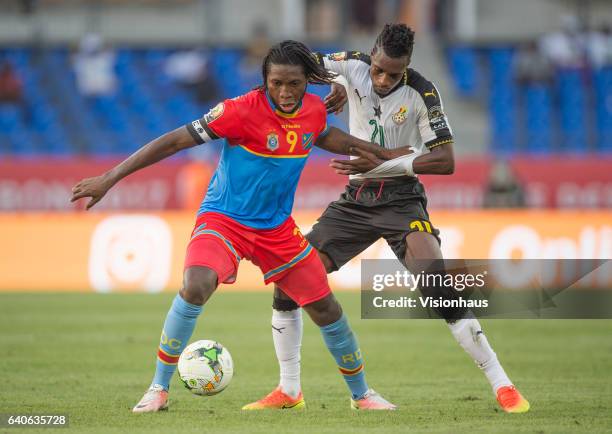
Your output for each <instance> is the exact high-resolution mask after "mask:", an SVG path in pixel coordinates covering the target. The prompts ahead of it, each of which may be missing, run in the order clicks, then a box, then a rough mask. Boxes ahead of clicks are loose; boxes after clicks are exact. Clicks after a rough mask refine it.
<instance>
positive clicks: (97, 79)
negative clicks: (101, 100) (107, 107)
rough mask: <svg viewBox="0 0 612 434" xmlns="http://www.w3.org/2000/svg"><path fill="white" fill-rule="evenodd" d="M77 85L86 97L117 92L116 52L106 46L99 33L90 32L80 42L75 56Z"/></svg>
mask: <svg viewBox="0 0 612 434" xmlns="http://www.w3.org/2000/svg"><path fill="white" fill-rule="evenodd" d="M74 71H75V74H76V80H77V87H78V89H79V91H80V92H81V94H82V95H84V96H86V97H103V96H110V95H112V94H114V93H115V89H116V87H117V77H116V73H115V53H114V52H113V51H112V50H110V49H108V48H105V47H104V42H103V41H102V38H101V37H100V36H99V35H96V34H88V35H86V36H85V37H84V38H83V39H82V40H81V43H80V46H79V51H78V53H77V54H76V55H75V58H74Z"/></svg>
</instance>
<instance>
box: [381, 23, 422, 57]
mask: <svg viewBox="0 0 612 434" xmlns="http://www.w3.org/2000/svg"><path fill="white" fill-rule="evenodd" d="M413 47H414V31H413V30H412V29H411V28H410V27H408V26H407V25H406V24H385V27H384V28H383V29H382V32H380V34H379V35H378V37H377V38H376V43H375V44H374V52H376V51H378V49H379V48H382V50H383V51H384V53H385V54H386V55H387V56H389V57H392V58H398V57H403V56H407V57H408V58H410V57H412V48H413Z"/></svg>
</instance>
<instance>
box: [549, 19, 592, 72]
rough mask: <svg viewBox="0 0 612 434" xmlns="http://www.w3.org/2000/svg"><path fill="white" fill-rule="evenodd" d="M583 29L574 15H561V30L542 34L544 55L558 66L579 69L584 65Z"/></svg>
mask: <svg viewBox="0 0 612 434" xmlns="http://www.w3.org/2000/svg"><path fill="white" fill-rule="evenodd" d="M584 39H585V35H584V31H583V26H582V25H581V23H580V21H579V19H578V18H577V17H576V16H575V15H564V16H562V17H561V30H560V31H558V32H554V33H551V34H548V35H546V36H544V38H543V39H542V43H541V47H542V52H543V53H544V55H545V56H546V57H547V58H548V59H549V60H550V62H552V63H553V65H554V66H556V67H558V68H572V69H580V68H583V67H584V66H586V62H585V61H586V55H585V50H584Z"/></svg>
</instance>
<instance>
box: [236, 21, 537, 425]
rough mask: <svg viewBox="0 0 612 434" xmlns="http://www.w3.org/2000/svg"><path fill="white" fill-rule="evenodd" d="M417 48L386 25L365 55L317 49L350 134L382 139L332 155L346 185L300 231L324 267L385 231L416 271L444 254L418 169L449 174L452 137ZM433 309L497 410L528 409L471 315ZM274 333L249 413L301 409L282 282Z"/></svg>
mask: <svg viewBox="0 0 612 434" xmlns="http://www.w3.org/2000/svg"><path fill="white" fill-rule="evenodd" d="M413 45H414V32H413V31H412V30H411V29H410V28H409V27H407V26H405V25H403V24H387V25H386V26H385V27H384V29H383V30H382V32H381V33H380V35H379V36H378V37H377V39H376V42H375V44H374V48H373V49H372V52H371V55H370V56H368V55H366V54H364V53H361V52H355V51H348V52H341V53H334V54H329V55H322V54H320V53H316V54H315V55H316V56H317V59H318V60H319V62H320V63H321V64H323V65H324V66H325V67H326V68H327V69H328V70H331V71H333V72H335V73H337V74H340V75H341V76H342V77H344V79H345V80H346V81H347V82H348V87H347V93H348V103H349V119H350V120H349V126H350V133H351V134H352V135H354V136H356V137H359V138H361V139H363V140H368V141H371V142H375V143H378V144H379V145H380V151H379V152H378V154H377V155H372V154H368V155H366V154H364V153H361V155H362V157H361V158H358V159H354V160H350V161H338V160H333V164H332V166H333V167H335V169H336V171H337V172H338V173H340V174H349V175H351V177H350V181H349V184H348V185H347V186H346V190H345V192H344V193H342V195H341V196H340V198H339V199H338V200H337V201H335V202H332V203H330V204H329V206H328V207H327V209H326V210H325V212H324V213H323V214H322V215H321V217H320V218H319V220H318V222H317V223H316V224H315V225H314V227H313V229H312V231H311V232H310V233H309V234H308V235H306V238H307V239H308V241H309V242H310V243H311V244H312V246H313V247H315V248H316V249H317V251H318V252H319V255H320V257H321V259H322V261H323V263H324V264H325V267H326V269H327V272H328V273H329V272H332V271H336V270H338V269H339V268H340V267H342V266H343V265H344V264H345V263H346V262H348V261H349V260H350V259H352V258H354V257H355V256H357V255H358V254H359V253H361V252H362V251H363V250H365V249H366V248H367V247H369V246H370V245H371V244H372V243H374V242H375V241H377V240H378V239H380V238H381V237H382V238H384V239H385V240H386V241H387V243H388V244H389V246H390V247H391V249H392V250H393V252H394V253H395V255H396V256H397V257H398V259H399V260H400V261H402V263H403V264H405V265H406V266H407V267H408V268H409V269H410V270H411V271H412V272H413V273H415V274H417V273H420V272H421V271H426V270H425V268H426V265H424V263H425V262H427V261H431V263H433V262H435V261H437V262H438V263H439V261H440V260H442V253H441V250H440V238H439V236H438V234H439V232H438V230H437V229H435V228H434V226H433V224H432V223H431V222H430V220H429V215H428V213H427V198H426V196H425V191H424V188H423V185H422V184H421V183H420V182H419V180H418V178H417V177H416V175H417V174H438V175H450V174H452V173H453V171H454V155H453V136H452V130H451V128H450V126H449V124H448V120H447V118H446V115H445V113H444V106H443V105H442V100H441V98H440V93H439V92H438V89H437V88H436V86H435V85H434V84H433V83H431V82H430V81H428V80H427V79H425V78H424V77H423V76H422V75H420V74H419V73H418V72H417V71H415V70H414V69H411V68H408V65H409V63H410V59H411V56H412V49H413ZM345 98H346V97H345ZM339 99H342V98H341V97H340V98H339ZM424 261H425V262H424ZM420 289H421V291H422V292H424V293H426V294H427V293H428V291H429V294H435V295H442V296H447V297H448V296H450V297H452V296H453V295H452V294H450V295H449V294H445V293H440V292H439V291H444V290H443V289H440V288H424V287H421V288H420ZM432 291H433V292H432ZM438 314H439V315H440V316H441V317H443V318H444V319H445V320H446V322H447V324H448V327H449V328H450V331H451V333H452V335H453V337H454V338H455V339H456V340H457V342H458V343H459V345H460V346H461V347H462V348H463V349H464V350H465V351H466V352H467V353H468V354H469V355H470V356H471V357H472V359H473V360H474V361H475V362H476V364H477V366H478V367H479V368H480V369H481V370H482V371H483V373H484V374H485V376H486V378H487V380H488V381H489V383H490V384H491V388H492V389H493V393H494V394H495V396H496V398H497V401H498V402H499V405H500V406H501V407H502V409H503V410H504V411H506V412H509V413H524V412H526V411H528V410H529V403H528V402H527V400H526V399H525V398H524V397H523V396H522V395H521V394H520V393H519V392H518V390H516V388H515V387H514V385H513V383H512V382H511V381H510V379H509V378H508V376H507V375H506V373H505V371H504V369H503V368H502V366H501V364H500V362H499V360H498V358H497V356H496V354H495V352H494V351H493V349H492V348H491V346H490V345H489V343H488V341H487V337H486V336H485V334H484V333H483V332H482V327H481V326H480V323H479V322H478V320H477V319H476V318H474V316H473V315H472V314H471V312H469V311H467V310H461V309H460V310H457V309H446V310H445V309H440V310H439V311H438ZM272 336H273V340H274V347H275V350H276V355H277V358H278V361H279V364H280V384H279V386H278V387H277V388H276V389H275V390H274V391H272V392H271V393H270V394H268V395H267V396H265V397H264V398H262V399H260V400H259V401H256V402H253V403H251V404H247V405H246V406H244V407H243V409H245V410H257V409H281V408H297V407H298V406H296V403H300V405H299V407H300V408H301V407H303V404H304V398H303V395H302V392H301V385H300V347H301V340H302V317H301V311H300V309H299V308H298V306H297V304H295V303H294V302H293V301H292V300H291V299H290V298H289V297H288V296H286V295H285V294H284V293H283V292H282V290H281V289H280V288H278V287H275V293H274V300H273V314H272Z"/></svg>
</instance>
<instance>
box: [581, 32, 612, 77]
mask: <svg viewBox="0 0 612 434" xmlns="http://www.w3.org/2000/svg"><path fill="white" fill-rule="evenodd" d="M586 50H587V56H588V59H589V63H590V64H591V66H592V67H593V68H595V69H599V68H604V67H606V66H611V65H612V28H611V27H610V24H607V23H606V24H602V25H601V26H600V28H599V29H598V30H595V31H593V32H591V33H589V35H588V36H587V40H586Z"/></svg>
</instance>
